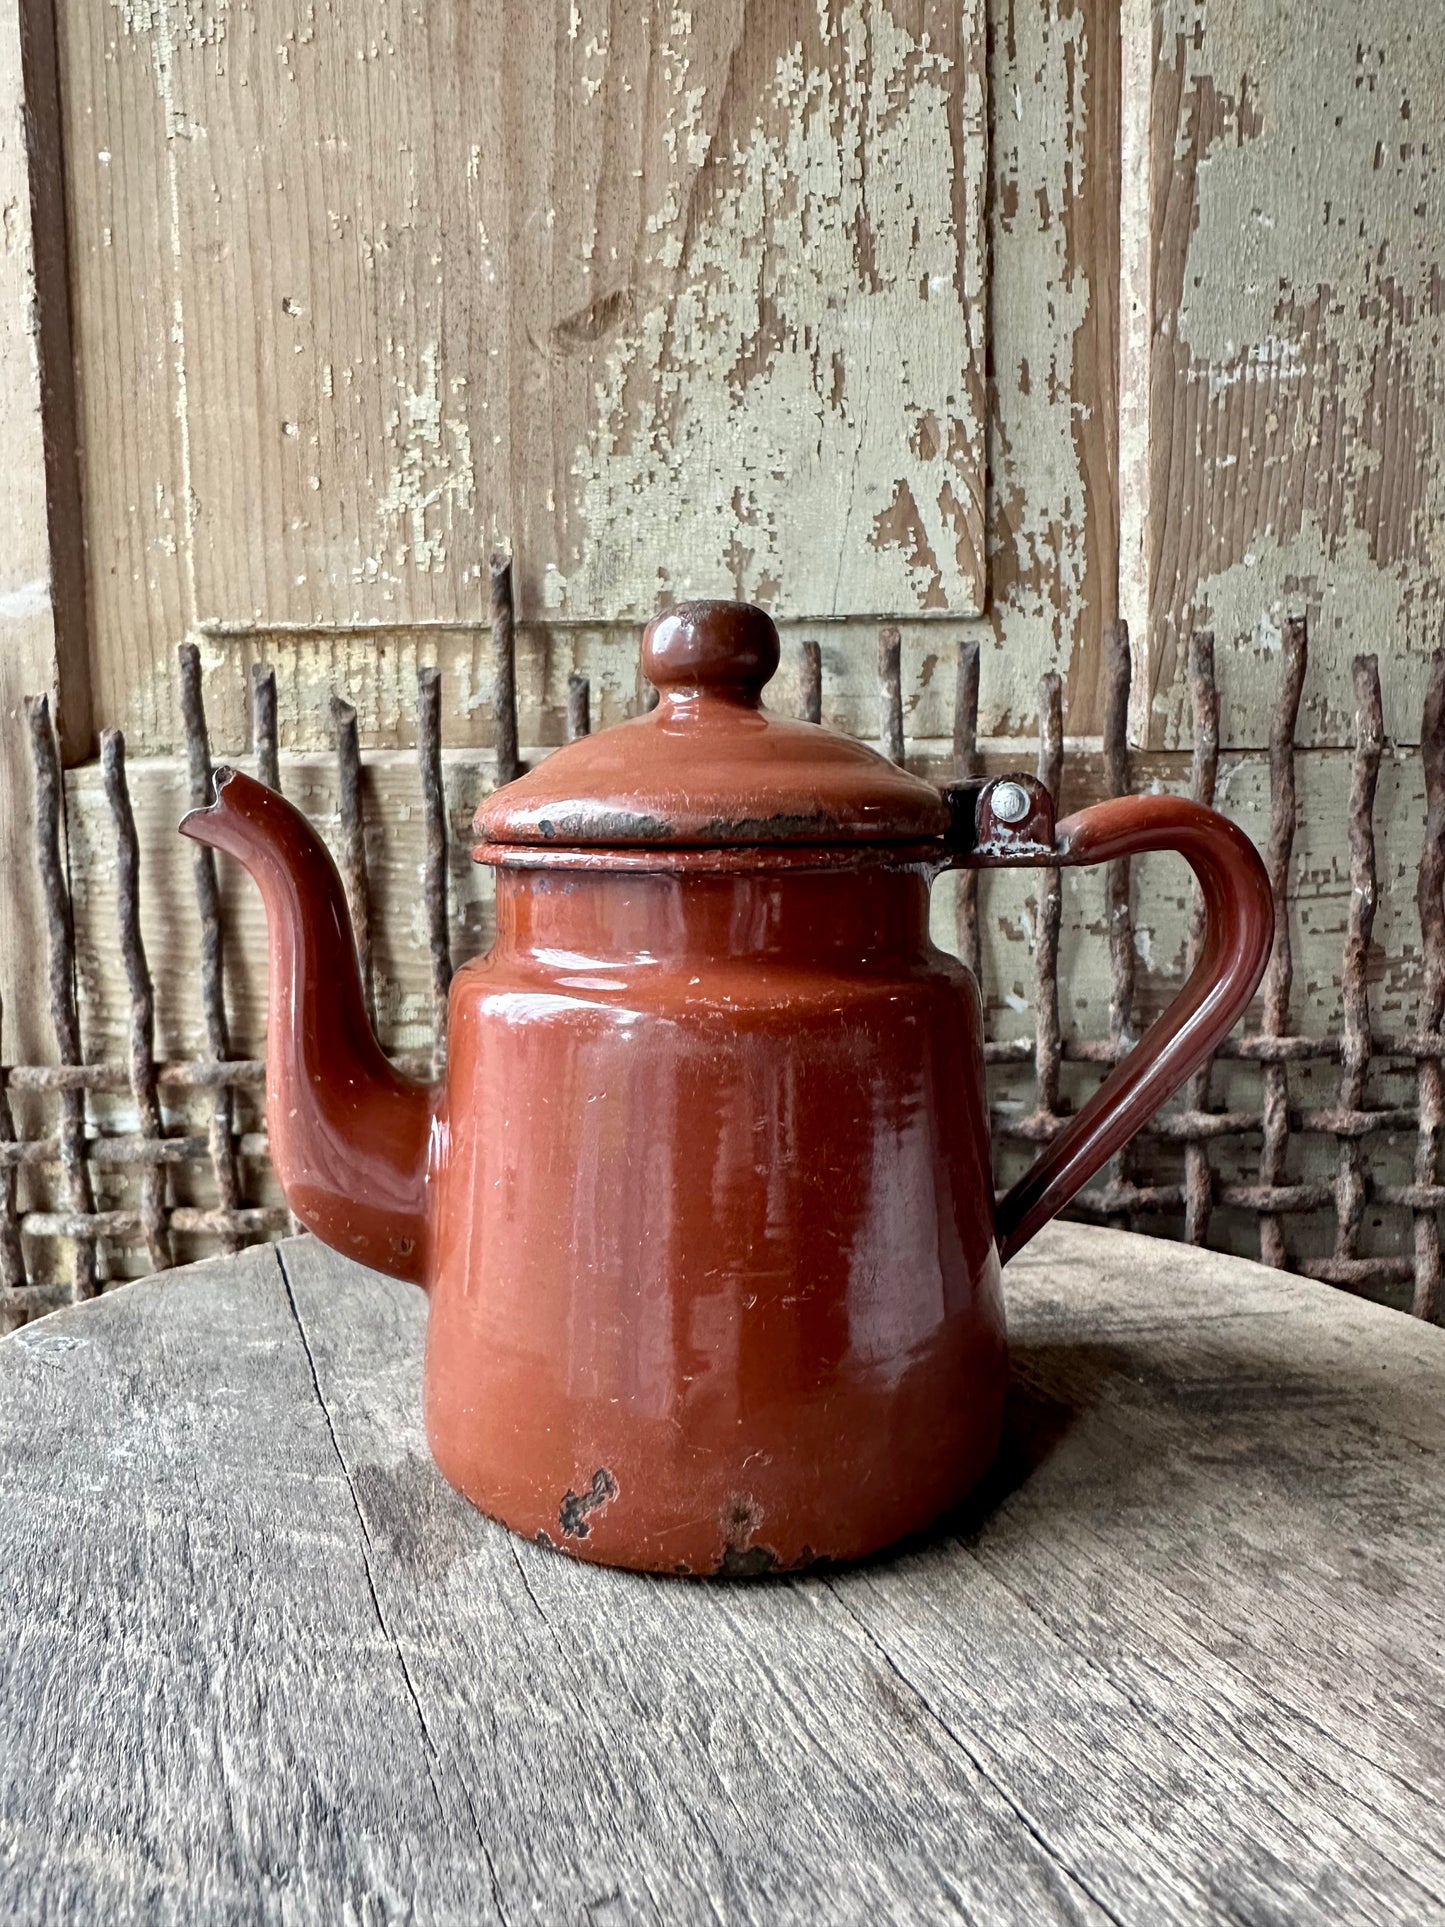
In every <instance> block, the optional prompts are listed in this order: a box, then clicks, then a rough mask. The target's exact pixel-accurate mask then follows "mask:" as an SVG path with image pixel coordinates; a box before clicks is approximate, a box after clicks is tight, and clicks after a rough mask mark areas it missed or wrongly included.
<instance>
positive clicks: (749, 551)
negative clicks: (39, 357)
mask: <svg viewBox="0 0 1445 1927" xmlns="http://www.w3.org/2000/svg"><path fill="white" fill-rule="evenodd" d="M60 11H61V49H62V75H63V82H64V85H63V95H64V100H65V107H66V144H67V156H68V162H69V170H68V179H69V184H70V205H71V220H72V227H73V245H72V260H73V272H74V277H75V281H76V290H77V293H76V312H77V322H78V332H79V361H80V367H81V386H82V405H83V410H84V423H85V433H84V440H85V482H86V513H87V519H88V524H89V537H90V544H91V551H92V556H93V568H94V580H93V584H92V588H93V601H94V636H95V652H94V660H95V669H96V702H97V708H98V713H99V714H100V716H101V717H102V719H103V720H104V721H107V722H112V723H116V724H121V725H124V726H126V727H130V728H137V729H139V730H140V731H141V732H142V735H143V737H144V738H145V739H146V740H147V745H148V746H159V745H160V744H161V743H163V742H164V741H166V740H167V739H168V733H169V732H171V730H172V728H173V717H172V716H171V713H170V709H169V706H168V705H169V690H170V662H171V657H172V652H173V649H174V646H175V643H176V641H177V640H179V639H180V638H181V637H183V636H185V635H187V634H197V633H200V632H201V631H202V630H203V629H204V630H206V631H207V633H210V634H212V635H215V636H222V635H225V634H226V633H227V632H228V631H229V629H230V628H231V627H232V626H233V625H236V624H241V625H244V624H249V623H260V624H261V625H263V626H264V627H269V628H275V629H276V630H278V631H280V632H282V633H284V632H286V631H287V630H288V628H290V627H293V626H299V627H301V628H302V629H312V628H319V630H320V632H321V633H322V634H323V635H324V634H326V633H328V632H330V631H332V630H335V629H338V628H340V629H346V630H369V629H376V630H377V633H375V634H374V635H372V636H371V644H372V645H377V646H380V645H383V644H384V643H385V641H386V639H387V636H388V635H389V634H391V633H393V632H401V633H402V634H405V633H406V632H407V631H408V630H410V629H412V628H414V627H417V626H420V627H423V628H425V627H427V626H429V625H432V624H443V625H463V626H470V625H473V624H476V623H478V622H479V621H481V620H484V616H485V606H486V576H485V567H484V564H485V559H486V557H487V555H488V553H489V551H490V549H491V548H492V547H493V545H494V544H496V543H497V542H499V541H500V542H503V543H513V544H515V547H516V554H517V566H518V592H519V603H520V608H521V612H522V614H523V617H524V618H526V619H530V620H536V619H538V618H547V617H550V618H553V619H563V620H573V621H590V622H594V623H595V622H597V621H609V620H616V619H619V618H635V617H645V616H648V615H650V614H651V613H652V612H653V611H654V609H655V608H656V607H657V605H658V602H659V599H666V598H667V597H669V596H673V595H683V594H687V593H699V592H709V593H720V592H726V593H735V594H740V595H750V596H754V597H760V598H762V599H764V600H766V601H767V602H768V603H769V604H770V605H771V606H774V607H777V608H779V609H781V610H783V611H784V612H786V613H790V614H801V615H807V616H810V617H825V616H842V615H848V614H855V615H856V614H874V613H878V612H889V611H893V610H895V609H897V610H900V611H902V612H915V613H916V612H919V611H943V612H952V613H953V614H955V615H958V614H963V615H968V614H973V613H977V612H978V611H979V610H980V609H981V608H982V599H983V592H984V583H985V546H984V539H983V527H984V475H985V458H984V420H985V404H984V387H983V379H984V378H983V369H984V357H985V351H986V311H985V284H984V273H983V262H984V245H985V243H984V184H985V165H986V91H985V90H986V73H985V60H984V24H983V11H982V0H969V3H968V4H967V5H965V6H964V7H962V8H957V7H948V6H943V5H941V4H936V0H911V3H910V4H908V5H906V6H900V5H884V4H882V0H827V3H826V4H825V5H824V6H822V7H821V8H819V7H815V6H812V5H811V4H807V5H805V4H803V0H789V4H787V5H783V6H777V7H771V8H764V9H753V10H751V11H748V10H746V9H744V8H743V6H742V5H740V4H737V0H728V4H725V5H719V6H716V7H709V8H707V9H699V10H696V11H695V12H692V13H689V12H686V11H682V10H679V9H676V8H672V9H669V8H667V7H664V6H661V5H657V6H648V7H642V8H639V7H628V6H624V5H621V4H619V0H571V4H562V3H561V0H558V3H557V4H553V5H550V6H545V7H535V6H533V7H527V6H522V5H519V4H516V3H515V0H490V3H489V4H488V5H486V6H484V7H482V8H467V7H462V6H454V5H445V6H439V7H428V8H426V9H424V10H421V9H417V8H414V7H411V6H408V5H405V4H403V3H402V0H369V4H368V5H366V6H365V7H363V8H360V9H355V8H347V9H342V8H321V9H311V10H307V12H306V13H305V15H304V17H298V16H297V15H296V13H295V10H294V9H293V8H290V7H284V6H281V5H279V4H277V0H261V4H258V5H255V6H251V7H244V8H241V7H232V6H228V5H226V4H224V0H205V4H202V5H199V6H197V5H192V4H189V0H187V3H186V4H182V0H154V3H153V4H152V0H146V4H144V5H142V4H131V0H125V4H120V5H115V6H107V7H104V8H95V7H90V6H80V5H76V4H74V3H73V0H71V3H70V4H66V5H63V6H62V7H61V10H60ZM354 646H355V648H356V650H357V653H358V654H360V653H362V652H363V651H364V649H365V648H366V647H367V646H368V645H367V644H365V643H362V644H356V645H354Z"/></svg>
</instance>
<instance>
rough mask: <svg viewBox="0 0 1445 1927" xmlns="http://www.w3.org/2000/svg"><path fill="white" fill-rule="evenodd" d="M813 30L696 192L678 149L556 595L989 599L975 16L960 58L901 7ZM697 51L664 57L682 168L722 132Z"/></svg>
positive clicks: (607, 378)
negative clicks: (958, 120) (694, 67)
mask: <svg viewBox="0 0 1445 1927" xmlns="http://www.w3.org/2000/svg"><path fill="white" fill-rule="evenodd" d="M819 22H820V38H819V40H818V41H817V42H816V43H814V44H812V45H811V47H810V48H809V49H806V50H805V48H804V46H803V45H802V44H801V43H800V44H798V45H795V46H793V47H791V48H789V49H788V50H786V51H785V52H784V53H782V54H781V55H779V56H778V57H777V60H776V63H775V66H774V70H773V72H772V74H771V77H770V80H769V83H768V85H767V87H766V89H765V90H764V97H763V99H762V100H761V101H759V102H758V103H757V112H756V115H755V116H754V119H753V122H752V125H751V127H750V130H749V132H748V134H747V137H746V138H745V139H743V140H740V141H735V142H733V143H732V144H730V146H729V148H728V150H727V151H726V152H712V153H710V154H708V156H707V159H706V161H705V163H704V166H703V172H702V175H701V177H700V184H698V185H695V186H694V188H693V191H692V192H691V194H690V195H689V197H688V204H687V205H686V206H684V205H682V201H681V196H680V192H679V182H680V181H681V179H682V174H681V169H680V166H679V167H678V169H677V171H676V172H675V173H674V175H673V176H672V178H671V179H670V181H669V184H668V187H667V190H666V192H665V193H664V195H663V197H662V200H661V204H660V205H659V206H658V208H657V209H656V210H655V211H654V212H653V213H652V214H651V215H650V216H649V219H648V227H649V230H650V231H651V233H652V234H653V235H654V236H655V237H656V239H655V254H654V271H655V276H656V285H655V286H654V287H653V288H651V289H649V290H648V291H646V292H645V293H643V292H641V291H635V292H634V297H633V305H634V308H635V312H634V313H633V314H632V315H631V316H630V317H629V320H628V323H627V325H626V326H624V327H623V328H621V329H620V330H619V331H618V333H617V335H616V337H615V338H614V340H613V342H612V344H611V347H610V350H609V352H608V355H607V357H606V360H605V364H604V366H603V370H602V373H601V376H600V379H599V380H598V382H597V385H596V390H595V417H594V421H593V424H592V427H591V429H590V432H589V434H588V437H587V441H586V443H585V445H584V446H583V447H582V448H580V449H579V450H578V452H577V456H576V459H575V463H574V467H573V472H574V474H575V477H576V496H577V502H578V506H579V511H580V519H581V523H582V526H583V529H584V530H585V534H584V535H583V537H582V539H581V541H580V543H579V545H578V553H577V554H576V556H575V559H574V560H573V561H572V562H571V564H570V566H569V567H568V568H567V569H566V570H565V571H563V570H557V571H554V572H552V573H550V574H549V575H548V577H547V588H546V598H547V606H548V611H549V613H552V614H556V615H563V616H567V615H577V616H584V617H587V618H590V619H596V618H598V617H617V616H627V615H646V614H649V613H651V611H652V609H653V608H654V607H655V605H656V601H657V597H658V594H659V592H662V593H671V594H674V595H685V594H696V593H717V592H719V591H729V592H731V593H734V594H737V595H742V596H748V597H753V598H757V599H760V600H764V601H767V602H768V603H770V604H771V605H772V606H773V607H774V608H776V609H778V610H779V611H780V612H781V613H784V614H794V613H796V614H803V615H809V616H814V617H826V616H839V615H850V614H854V615H857V614H874V613H880V612H883V613H889V612H919V613H928V612H934V611H936V612H939V613H951V614H955V615H957V614H970V613H974V612H976V611H978V610H980V609H981V608H982V603H983V592H984V566H983V558H982V542H981V539H980V538H981V524H982V513H983V492H984V423H983V408H982V394H983V362H984V352H985V306H984V285H983V232H982V230H983V221H982V201H983V184H984V166H985V133H984V113H985V109H984V79H983V70H982V61H981V58H973V57H971V54H972V55H977V54H980V53H981V47H982V24H981V18H980V19H978V20H976V21H973V22H971V23H970V25H971V26H972V28H973V37H972V40H971V39H970V31H969V27H968V26H966V28H965V31H964V33H963V35H962V37H961V40H960V45H961V47H963V49H964V50H965V51H964V53H963V54H962V55H960V56H959V57H958V58H957V59H955V58H952V57H950V56H948V55H946V54H944V53H943V52H942V51H941V50H940V49H938V48H937V47H935V46H934V45H933V44H932V43H931V42H930V39H929V37H928V34H927V33H926V32H922V33H919V34H916V35H915V34H912V33H910V32H908V31H907V30H906V29H905V28H904V27H903V26H901V25H900V24H899V22H898V21H897V20H896V19H895V18H894V16H893V14H892V13H891V12H890V10H889V9H888V8H887V7H883V6H870V7H866V8H865V7H863V6H861V5H858V4H856V3H855V0H845V4H843V5H841V6H837V7H829V6H824V7H822V8H820V13H819ZM686 47H687V42H686V36H685V35H682V34H674V35H673V36H672V37H671V38H670V40H669V43H668V46H667V49H666V51H665V55H664V59H663V62H662V68H663V75H664V78H663V81H662V83H661V84H662V88H663V91H664V95H665V98H666V99H667V101H668V105H667V108H666V113H667V129H666V135H665V139H666V144H667V147H668V151H669V154H670V156H671V157H672V159H673V160H674V162H676V163H680V162H681V160H682V159H683V158H684V157H686V158H688V159H691V160H693V161H694V162H695V161H696V160H698V159H699V158H700V157H701V155H702V153H703V151H704V147H705V143H706V141H707V136H706V134H705V133H704V131H703V128H704V122H703V117H702V108H703V104H704V103H703V90H701V89H700V88H698V87H697V86H696V85H694V84H693V83H692V81H691V80H690V77H689V61H688V55H687V51H686ZM955 90H958V91H960V92H961V94H962V121H963V127H964V138H963V141H962V151H961V152H960V151H958V149H957V146H956V143H955V139H954V133H953V130H952V129H951V126H950V102H951V96H953V95H954V93H955ZM960 172H961V174H962V179H961V180H960ZM960 188H961V190H962V204H963V207H964V210H965V213H964V219H963V225H962V228H961V229H960V225H959V220H958V215H957V203H958V200H959V190H960Z"/></svg>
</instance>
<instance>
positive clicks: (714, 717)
mask: <svg viewBox="0 0 1445 1927" xmlns="http://www.w3.org/2000/svg"><path fill="white" fill-rule="evenodd" d="M778 655H779V649H778V632H777V630H776V628H775V627H774V626H773V622H772V620H771V618H770V617H769V616H767V615H765V614H764V612H763V611H762V610H761V609H755V608H754V607H753V606H752V605H751V604H750V603H746V602H684V603H679V604H678V605H677V606H676V607H675V608H672V609H669V610H668V611H667V612H666V613H665V614H664V615H660V616H656V617H654V619H653V620H652V621H651V622H650V623H649V624H648V626H647V631H646V633H645V634H644V636H643V639H642V666H643V669H644V670H645V672H646V674H647V676H648V678H649V680H650V681H651V682H653V683H654V684H655V685H656V687H657V690H658V693H659V696H660V698H661V700H660V701H659V703H658V705H657V707H656V708H655V709H653V710H651V711H649V713H648V714H647V715H645V716H639V717H636V718H634V719H633V720H632V721H631V722H626V723H619V724H617V725H616V726H615V727H614V728H612V729H605V730H601V731H599V733H598V734H597V735H595V736H584V737H581V738H580V739H579V740H578V741H576V742H574V743H569V744H567V745H566V747H565V748H563V749H559V750H556V751H554V752H553V754H552V755H550V756H549V757H547V758H546V760H545V761H544V762H542V763H540V764H539V765H538V766H537V768H536V769H533V770H529V771H528V772H527V774H526V775H524V776H521V777H518V779H517V780H516V782H514V783H508V784H506V785H505V786H504V787H503V788H501V789H499V790H495V791H494V792H493V793H492V795H490V796H489V797H488V798H487V800H486V801H485V802H484V803H483V804H482V806H481V808H480V809H479V810H478V811H477V815H476V820H475V822H474V824H473V826H472V827H473V831H474V833H475V835H476V836H477V838H478V840H479V841H480V842H481V843H483V844H523V845H550V846H552V847H554V848H557V847H561V848H568V847H577V846H582V847H588V848H597V847H599V846H602V847H613V848H638V847H642V848H647V847H656V846H679V845H680V846H684V847H697V846H714V847H715V846H717V845H722V844H740V843H741V844H750V843H769V844H777V843H813V844H818V843H841V842H855V841H867V842H871V843H888V842H919V841H921V840H924V839H933V838H936V837H941V836H942V835H943V833H944V831H945V830H946V829H947V828H948V821H949V812H948V806H947V804H946V803H945V801H944V798H943V795H942V793H941V791H939V790H938V789H936V788H935V787H934V785H933V784H932V783H928V782H925V781H924V780H923V779H922V778H921V777H918V776H912V775H910V774H909V772H908V771H907V770H905V769H900V768H899V767H898V766H897V764H895V763H890V762H889V761H888V760H887V758H886V757H883V756H880V755H879V754H878V752H877V751H876V750H874V749H870V748H869V747H868V745H867V744H866V743H860V742H857V741H855V740H854V738H852V737H851V736H842V735H840V734H839V733H838V732H837V731H836V730H832V729H827V728H824V727H823V726H822V725H821V724H818V723H803V722H797V721H795V720H794V719H793V718H792V717H788V716H775V715H772V714H771V713H770V712H769V711H768V710H766V709H764V707H763V704H762V690H763V685H764V684H765V683H766V682H767V681H768V679H769V677H771V675H772V674H773V671H774V670H775V669H776V668H777V666H778Z"/></svg>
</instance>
